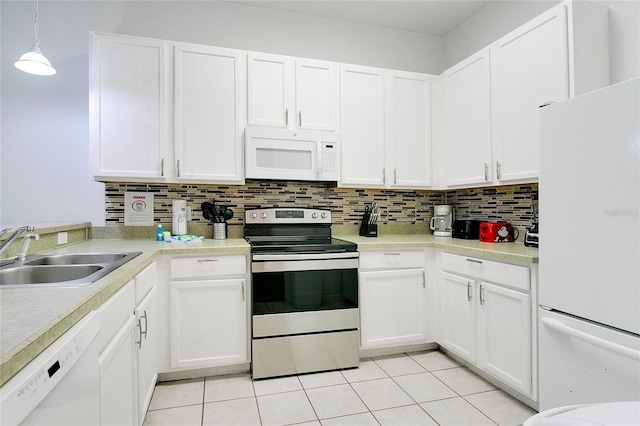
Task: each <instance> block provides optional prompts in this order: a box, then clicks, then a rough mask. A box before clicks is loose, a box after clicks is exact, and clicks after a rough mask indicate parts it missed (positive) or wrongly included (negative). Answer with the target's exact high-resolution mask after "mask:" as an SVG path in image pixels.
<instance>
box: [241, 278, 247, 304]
mask: <svg viewBox="0 0 640 426" xmlns="http://www.w3.org/2000/svg"><path fill="white" fill-rule="evenodd" d="M246 285H247V284H246V282H243V283H242V301H243V302H244V301H245V297H246V296H245V288H244V287H245V286H246Z"/></svg>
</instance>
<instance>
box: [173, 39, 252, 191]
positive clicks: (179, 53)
mask: <svg viewBox="0 0 640 426" xmlns="http://www.w3.org/2000/svg"><path fill="white" fill-rule="evenodd" d="M244 57H245V55H243V54H242V53H240V52H239V51H236V50H231V49H222V48H217V47H208V46H200V45H192V44H177V45H176V46H175V60H174V67H175V68H174V73H175V87H174V90H175V92H174V104H175V157H176V161H175V168H176V169H175V170H176V178H177V180H179V181H189V182H193V181H215V182H228V183H242V182H243V181H244V176H243V156H242V153H243V149H242V146H243V138H242V136H243V131H244V126H245V124H244V122H245V120H244V119H243V113H242V112H243V110H244V101H243V100H244V96H245V90H244V81H245V80H244V79H245V73H244V71H243V70H244Z"/></svg>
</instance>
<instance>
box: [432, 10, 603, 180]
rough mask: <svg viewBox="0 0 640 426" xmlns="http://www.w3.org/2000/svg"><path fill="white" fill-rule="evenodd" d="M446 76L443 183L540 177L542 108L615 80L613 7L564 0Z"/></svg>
mask: <svg viewBox="0 0 640 426" xmlns="http://www.w3.org/2000/svg"><path fill="white" fill-rule="evenodd" d="M441 77H442V87H443V88H442V97H443V99H442V111H443V115H444V117H443V120H442V121H443V122H442V123H440V124H441V125H442V135H441V138H439V140H440V142H441V144H440V145H439V146H438V148H439V155H440V156H441V158H443V159H444V160H445V161H443V162H442V164H443V166H442V167H443V170H441V172H440V174H439V176H440V178H441V179H442V181H441V184H439V185H438V186H439V187H442V188H450V187H473V186H480V185H488V184H494V185H500V184H516V183H527V182H537V181H538V176H539V174H540V125H539V118H540V112H539V109H540V107H542V106H543V105H545V104H548V103H549V102H559V101H563V100H565V99H568V98H569V97H571V96H576V95H579V94H582V93H586V92H588V91H591V90H596V89H599V88H601V87H605V86H607V85H608V84H609V52H608V18H607V7H606V6H603V5H598V4H593V3H592V2H582V1H579V2H563V3H561V4H559V5H557V6H554V7H553V8H551V9H549V10H548V11H547V12H545V13H543V14H541V15H540V16H538V17H536V18H535V19H533V20H531V21H529V22H528V23H526V24H524V25H522V26H521V27H519V28H517V29H516V30H514V31H513V32H511V33H509V34H507V35H506V36H504V37H502V38H501V39H499V40H497V41H496V42H494V43H492V44H491V45H490V46H489V47H488V48H486V49H484V50H482V51H480V52H478V53H476V54H474V55H472V56H471V57H469V58H467V59H465V60H464V61H462V62H460V63H459V64H457V65H455V66H453V67H452V68H450V69H449V70H447V71H445V72H444V73H443V74H442V76H441Z"/></svg>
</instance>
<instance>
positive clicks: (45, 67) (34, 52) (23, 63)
mask: <svg viewBox="0 0 640 426" xmlns="http://www.w3.org/2000/svg"><path fill="white" fill-rule="evenodd" d="M14 65H15V66H16V68H18V69H19V70H21V71H24V72H28V73H29V74H36V75H53V74H55V73H56V69H55V68H53V67H52V66H51V62H49V60H48V59H47V58H45V57H44V55H43V54H42V51H41V50H40V48H39V47H38V46H36V45H34V46H33V47H32V48H31V50H30V51H28V52H27V53H25V54H24V55H22V56H20V59H18V60H17V61H16V63H15V64H14Z"/></svg>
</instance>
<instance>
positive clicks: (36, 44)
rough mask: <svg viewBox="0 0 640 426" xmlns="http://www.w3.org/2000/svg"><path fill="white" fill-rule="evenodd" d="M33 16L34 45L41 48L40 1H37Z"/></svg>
mask: <svg viewBox="0 0 640 426" xmlns="http://www.w3.org/2000/svg"><path fill="white" fill-rule="evenodd" d="M33 16H34V21H33V45H34V46H35V47H37V48H40V39H39V38H38V0H36V1H35V6H34V13H33Z"/></svg>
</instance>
